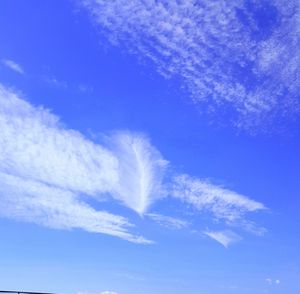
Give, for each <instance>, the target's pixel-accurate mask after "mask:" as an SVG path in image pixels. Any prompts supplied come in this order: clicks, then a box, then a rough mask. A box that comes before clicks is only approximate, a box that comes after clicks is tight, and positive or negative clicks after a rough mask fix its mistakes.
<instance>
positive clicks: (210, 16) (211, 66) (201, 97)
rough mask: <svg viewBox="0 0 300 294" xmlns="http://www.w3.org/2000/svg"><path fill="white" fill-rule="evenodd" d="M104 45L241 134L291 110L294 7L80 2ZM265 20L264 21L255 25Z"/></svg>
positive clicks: (188, 0)
mask: <svg viewBox="0 0 300 294" xmlns="http://www.w3.org/2000/svg"><path fill="white" fill-rule="evenodd" d="M79 2H80V3H82V5H83V6H84V7H85V8H86V9H87V10H88V11H89V12H90V14H91V15H92V18H93V20H94V22H95V23H96V24H97V25H98V28H99V30H100V32H101V33H102V34H103V35H104V36H105V37H107V39H109V40H110V41H111V43H112V44H116V45H120V46H122V47H124V46H125V47H126V48H127V50H128V51H129V52H130V53H132V54H136V55H138V56H139V57H142V58H146V59H148V60H151V61H152V62H153V64H154V65H155V67H156V69H157V71H158V72H159V73H161V74H162V75H164V76H166V77H173V78H179V79H180V81H181V82H182V85H183V86H184V87H185V88H186V89H187V90H188V91H189V93H190V94H191V97H192V99H193V101H194V103H195V104H199V103H200V104H204V105H206V106H207V107H208V109H216V108H219V107H220V106H222V107H225V108H226V109H229V110H230V111H232V110H233V113H235V114H236V117H235V120H234V124H235V125H237V126H240V127H244V128H248V127H249V126H253V125H254V124H257V123H259V122H261V120H265V119H270V118H271V117H273V116H274V115H286V114H287V113H288V114H290V113H292V112H294V111H298V110H299V106H298V104H299V103H298V98H299V95H298V93H299V89H300V82H299V81H300V79H299V75H300V54H299V53H298V51H299V50H297V48H298V47H299V43H300V37H299V32H298V31H299V27H300V26H299V19H300V17H299V10H300V9H299V7H300V4H299V2H297V1H290V2H289V3H288V5H287V4H286V1H283V0H276V1H272V2H270V1H250V2H249V1H244V0H237V1H230V2H228V1H223V0H218V1H213V2H212V1H210V0H204V1H197V0H183V1H176V0H171V1H165V0H162V1H154V0H146V1H142V0H133V1H126V0H116V1H106V0H80V1H79ZM263 19H265V20H266V21H263Z"/></svg>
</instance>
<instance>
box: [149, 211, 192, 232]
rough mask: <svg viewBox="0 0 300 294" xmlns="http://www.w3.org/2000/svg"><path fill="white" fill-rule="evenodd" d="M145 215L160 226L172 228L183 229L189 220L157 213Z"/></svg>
mask: <svg viewBox="0 0 300 294" xmlns="http://www.w3.org/2000/svg"><path fill="white" fill-rule="evenodd" d="M147 216H148V217H149V218H151V219H153V220H154V221H156V222H157V223H158V224H160V225H161V226H163V227H166V228H168V229H172V230H179V229H184V228H187V227H188V226H189V222H187V221H185V220H182V219H178V218H175V217H172V216H167V215H162V214H159V213H147Z"/></svg>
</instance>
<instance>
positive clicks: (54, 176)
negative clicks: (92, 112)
mask: <svg viewBox="0 0 300 294" xmlns="http://www.w3.org/2000/svg"><path fill="white" fill-rule="evenodd" d="M21 96H22V95H21V94H20V93H17V92H16V91H14V90H12V89H9V88H7V87H5V86H2V85H1V84H0V129H1V136H0V216H1V217H6V218H12V219H17V220H19V221H26V222H32V223H36V224H39V225H43V226H46V227H51V228H56V229H82V230H85V231H88V232H93V233H103V234H109V235H112V236H116V237H119V238H122V239H126V240H128V241H131V242H135V243H143V244H145V243H151V242H152V241H150V240H148V239H147V238H144V237H142V236H141V235H140V234H138V233H136V230H137V229H136V228H135V226H134V224H133V223H132V221H130V220H129V219H128V218H127V217H124V216H121V215H116V214H114V213H111V212H109V211H106V210H101V209H99V208H95V207H94V206H93V205H92V204H91V203H98V205H97V207H99V206H101V202H102V203H103V201H111V202H116V203H118V204H119V205H123V206H125V207H127V208H129V209H131V210H133V211H135V212H136V213H137V214H138V215H141V216H142V215H145V216H146V218H145V219H148V220H149V219H152V220H153V221H155V222H157V223H159V224H160V225H162V226H164V227H167V228H170V229H184V228H188V227H189V226H190V222H188V221H186V220H183V219H179V218H176V217H172V216H166V215H164V214H162V213H161V212H160V211H157V212H155V213H154V212H151V207H152V204H154V203H155V202H158V201H159V200H160V199H162V198H164V199H168V201H173V202H174V201H175V202H176V201H177V204H179V203H184V204H187V205H188V206H190V207H192V208H193V209H194V210H195V211H197V212H199V213H202V212H203V211H205V212H206V213H209V214H210V215H211V216H212V218H214V219H218V220H219V221H220V222H221V221H222V222H223V223H224V225H236V224H237V223H238V224H240V226H241V227H243V228H253V230H255V226H254V225H253V224H252V223H251V222H249V221H247V219H246V218H245V216H246V214H248V213H251V212H256V211H259V210H262V209H264V205H263V204H261V203H259V202H257V201H254V200H251V199H249V198H248V197H246V196H243V195H240V194H238V193H236V192H233V191H230V190H228V189H225V188H222V187H218V186H215V185H213V184H211V183H208V182H206V181H204V180H201V179H197V178H193V177H191V176H189V175H176V176H175V175H172V173H171V172H168V173H167V172H166V169H167V168H168V164H170V163H168V162H167V161H166V160H165V159H164V158H163V156H162V155H161V154H160V152H159V151H158V150H157V149H156V148H155V147H154V146H153V145H152V144H151V142H150V140H149V139H148V138H147V137H146V136H145V135H143V134H137V133H132V132H120V131H119V132H114V133H112V135H110V136H106V140H104V141H105V142H103V143H102V144H99V143H95V142H93V141H91V140H90V139H88V138H86V137H85V136H84V135H83V134H81V133H79V132H77V131H75V130H72V129H68V128H66V127H65V126H64V125H63V124H62V123H61V122H60V120H59V118H58V117H57V116H55V115H54V114H52V113H50V112H49V111H48V110H47V109H45V108H42V107H36V106H33V105H32V104H30V103H29V102H27V101H25V100H24V99H23V98H22V97H21ZM89 200H93V201H89ZM179 207H180V205H179ZM141 229H142V228H139V230H141ZM248 231H250V229H248ZM207 235H209V236H211V237H213V236H215V238H214V239H216V240H218V239H220V238H221V237H222V236H221V237H220V234H217V235H216V234H215V233H210V234H208V233H207ZM220 240H221V239H220ZM224 242H225V241H224ZM224 242H223V243H224ZM226 242H227V243H228V244H229V243H230V242H229V241H226ZM226 246H227V245H226Z"/></svg>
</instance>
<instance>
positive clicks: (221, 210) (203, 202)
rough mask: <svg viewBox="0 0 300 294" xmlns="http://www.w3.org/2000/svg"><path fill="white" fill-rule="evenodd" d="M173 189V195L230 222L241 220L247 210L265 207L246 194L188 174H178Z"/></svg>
mask: <svg viewBox="0 0 300 294" xmlns="http://www.w3.org/2000/svg"><path fill="white" fill-rule="evenodd" d="M171 191H172V196H173V197H175V198H178V199H180V200H181V201H183V202H185V203H188V204H190V205H192V206H193V207H194V208H195V209H197V210H200V211H208V212H210V213H212V214H213V216H214V217H216V218H217V219H223V220H225V221H227V222H229V223H230V222H236V221H237V220H241V219H242V218H243V216H244V214H245V213H247V212H255V211H258V210H262V209H264V208H265V207H264V205H263V204H262V203H260V202H257V201H254V200H251V199H249V198H248V197H246V196H243V195H240V194H238V193H236V192H234V191H230V190H227V189H224V188H222V187H218V186H215V185H212V184H210V183H209V182H206V181H203V180H200V179H196V178H192V177H190V176H188V175H179V176H176V177H175V178H174V180H173V188H172V189H171ZM244 225H245V224H244Z"/></svg>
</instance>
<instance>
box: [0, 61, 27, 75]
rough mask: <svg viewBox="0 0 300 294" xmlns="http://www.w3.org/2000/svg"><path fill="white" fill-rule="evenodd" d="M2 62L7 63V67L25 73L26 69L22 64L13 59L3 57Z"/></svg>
mask: <svg viewBox="0 0 300 294" xmlns="http://www.w3.org/2000/svg"><path fill="white" fill-rule="evenodd" d="M1 61H2V64H3V65H5V66H6V67H8V68H10V69H11V70H13V71H15V72H17V73H19V74H24V73H25V72H24V70H23V68H22V67H21V65H19V64H18V63H16V62H15V61H13V60H11V59H2V60H1Z"/></svg>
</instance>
